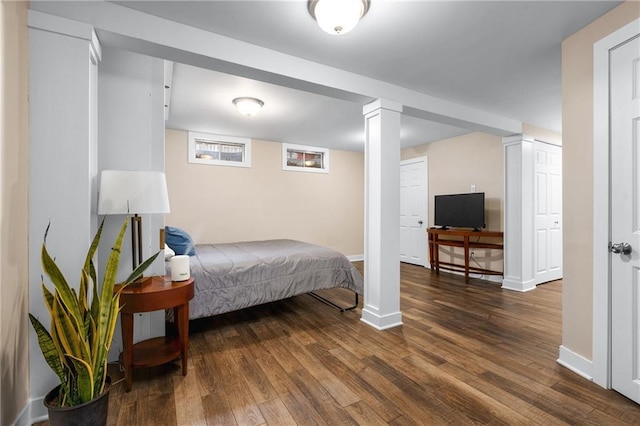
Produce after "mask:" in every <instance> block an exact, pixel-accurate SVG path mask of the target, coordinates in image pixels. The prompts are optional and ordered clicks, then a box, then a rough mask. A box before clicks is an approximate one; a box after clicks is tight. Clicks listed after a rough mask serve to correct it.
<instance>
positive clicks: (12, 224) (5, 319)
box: [0, 0, 29, 425]
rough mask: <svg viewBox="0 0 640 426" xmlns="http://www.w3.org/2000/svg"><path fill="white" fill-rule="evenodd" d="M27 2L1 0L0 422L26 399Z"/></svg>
mask: <svg viewBox="0 0 640 426" xmlns="http://www.w3.org/2000/svg"><path fill="white" fill-rule="evenodd" d="M28 6H29V5H28V3H27V2H12V1H4V0H3V1H2V3H1V4H0V34H1V36H0V37H1V40H2V44H1V45H0V77H1V78H0V99H1V100H2V105H0V135H1V136H0V137H1V139H0V182H1V187H0V188H1V190H0V191H1V192H0V306H1V309H0V371H1V375H0V407H1V409H0V412H1V413H0V424H3V425H7V424H11V423H12V422H13V421H14V420H16V417H17V416H18V415H19V414H20V412H21V411H22V409H23V408H24V407H25V406H26V405H27V402H28V388H27V387H28V383H29V356H28V354H29V350H28V336H29V328H28V327H29V326H28V320H27V312H28V293H27V292H28V287H29V282H28V280H29V276H28V264H27V261H28V250H27V229H28V223H27V218H28V195H27V194H28V191H27V190H28V185H27V182H28V177H29V175H28V162H29V159H28V146H29V137H28V107H27V93H28V39H27V37H28V32H27V24H26V22H27V9H28Z"/></svg>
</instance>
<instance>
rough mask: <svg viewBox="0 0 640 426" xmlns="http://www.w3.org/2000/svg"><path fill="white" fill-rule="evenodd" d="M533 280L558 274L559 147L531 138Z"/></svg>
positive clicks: (560, 183)
mask: <svg viewBox="0 0 640 426" xmlns="http://www.w3.org/2000/svg"><path fill="white" fill-rule="evenodd" d="M533 148H534V158H535V173H536V178H535V202H534V204H535V205H534V211H535V227H536V229H535V240H534V244H535V251H534V253H535V254H534V256H535V283H536V284H540V283H544V282H548V281H553V280H558V279H560V278H562V148H561V147H559V146H556V145H551V144H547V143H544V142H540V141H535V142H534V144H533Z"/></svg>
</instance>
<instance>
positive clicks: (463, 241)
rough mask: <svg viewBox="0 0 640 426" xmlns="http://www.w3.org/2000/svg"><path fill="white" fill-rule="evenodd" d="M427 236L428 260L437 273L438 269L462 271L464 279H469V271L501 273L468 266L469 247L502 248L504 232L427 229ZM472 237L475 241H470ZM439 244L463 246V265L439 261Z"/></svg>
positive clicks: (488, 273) (485, 273)
mask: <svg viewBox="0 0 640 426" xmlns="http://www.w3.org/2000/svg"><path fill="white" fill-rule="evenodd" d="M427 235H428V238H429V262H430V263H431V269H433V270H435V271H436V272H437V273H439V272H440V269H443V270H448V271H456V272H464V278H465V280H469V272H475V273H479V274H484V275H502V274H503V272H502V271H492V270H490V269H484V268H480V267H476V266H469V251H470V249H492V250H502V249H503V243H502V241H503V238H504V233H503V232H502V231H473V230H470V229H440V228H429V229H427ZM482 238H491V239H494V240H495V239H499V240H500V242H486V241H480V240H481V239H482ZM470 239H474V240H476V239H477V241H470ZM440 246H450V247H463V248H464V265H459V264H456V263H451V262H441V261H440Z"/></svg>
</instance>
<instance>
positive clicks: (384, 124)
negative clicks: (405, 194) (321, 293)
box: [362, 99, 402, 330]
mask: <svg viewBox="0 0 640 426" xmlns="http://www.w3.org/2000/svg"><path fill="white" fill-rule="evenodd" d="M401 112H402V105H401V104H399V103H397V102H392V101H387V100H384V99H378V100H376V101H374V102H372V103H370V104H368V105H365V106H364V108H363V114H364V117H365V120H364V121H365V139H366V140H365V247H364V268H365V271H364V307H363V309H362V321H364V322H366V323H367V324H369V325H371V326H372V327H375V328H377V329H379V330H385V329H387V328H392V327H396V326H399V325H402V314H401V312H400V257H399V256H400V114H401Z"/></svg>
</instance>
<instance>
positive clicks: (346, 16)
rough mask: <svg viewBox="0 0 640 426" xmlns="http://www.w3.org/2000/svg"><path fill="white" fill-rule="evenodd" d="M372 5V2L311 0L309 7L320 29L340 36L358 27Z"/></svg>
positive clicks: (361, 0) (366, 0) (365, 0)
mask: <svg viewBox="0 0 640 426" xmlns="http://www.w3.org/2000/svg"><path fill="white" fill-rule="evenodd" d="M370 4H371V1H370V0H309V2H308V3H307V6H308V8H309V13H310V14H311V16H313V19H315V20H316V21H317V22H318V25H320V28H322V29H323V30H324V31H326V32H328V33H329V34H332V35H340V34H346V33H348V32H349V31H351V30H352V29H354V28H355V26H356V25H358V21H360V18H362V17H363V16H364V15H365V14H366V13H367V11H368V10H369V5H370Z"/></svg>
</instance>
